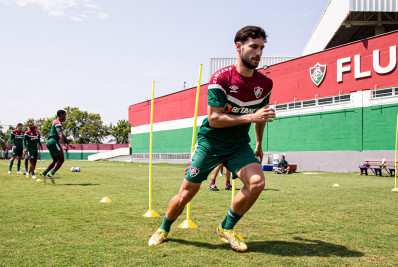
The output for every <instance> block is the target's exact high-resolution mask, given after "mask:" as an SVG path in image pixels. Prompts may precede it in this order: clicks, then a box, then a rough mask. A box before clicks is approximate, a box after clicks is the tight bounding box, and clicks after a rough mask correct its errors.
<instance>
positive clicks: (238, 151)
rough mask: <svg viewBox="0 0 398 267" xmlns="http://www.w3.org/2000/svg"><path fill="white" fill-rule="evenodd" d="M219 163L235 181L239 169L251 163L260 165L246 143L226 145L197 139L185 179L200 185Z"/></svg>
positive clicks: (201, 138) (202, 138) (200, 138)
mask: <svg viewBox="0 0 398 267" xmlns="http://www.w3.org/2000/svg"><path fill="white" fill-rule="evenodd" d="M221 163H223V164H224V167H225V168H227V170H230V171H231V173H232V178H233V179H235V178H236V177H237V176H236V173H237V172H238V171H239V170H240V169H241V168H243V167H244V166H246V165H249V164H251V163H257V164H260V161H259V160H258V158H257V156H256V155H255V154H254V152H253V150H252V148H251V147H250V146H249V144H248V143H242V144H234V145H226V144H225V143H220V142H219V141H218V142H217V141H210V142H209V141H208V140H206V139H205V138H204V137H199V140H198V143H197V144H196V146H195V150H194V152H193V153H192V156H191V161H190V162H189V164H188V167H187V169H186V171H185V179H186V180H188V181H190V182H192V183H201V182H203V181H204V180H207V176H208V175H209V173H210V172H211V171H212V170H213V169H214V168H215V167H217V166H218V165H219V164H221Z"/></svg>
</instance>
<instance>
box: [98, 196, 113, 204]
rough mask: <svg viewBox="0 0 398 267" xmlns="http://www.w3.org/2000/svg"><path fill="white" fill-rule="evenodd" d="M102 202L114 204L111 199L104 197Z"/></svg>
mask: <svg viewBox="0 0 398 267" xmlns="http://www.w3.org/2000/svg"><path fill="white" fill-rule="evenodd" d="M100 202H103V203H108V202H112V200H111V199H110V198H109V197H104V198H103V199H102V200H101V201H100Z"/></svg>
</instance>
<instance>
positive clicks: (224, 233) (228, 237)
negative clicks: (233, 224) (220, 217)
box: [216, 224, 247, 252]
mask: <svg viewBox="0 0 398 267" xmlns="http://www.w3.org/2000/svg"><path fill="white" fill-rule="evenodd" d="M216 234H217V235H218V236H220V239H221V241H223V242H227V243H229V244H230V245H231V247H232V248H233V249H235V250H236V251H240V252H245V251H246V250H247V246H246V244H245V243H244V242H243V241H242V240H241V238H239V234H238V233H237V232H235V231H234V229H232V230H226V229H223V228H222V226H221V224H220V225H219V226H218V227H217V230H216Z"/></svg>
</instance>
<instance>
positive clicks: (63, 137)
mask: <svg viewBox="0 0 398 267" xmlns="http://www.w3.org/2000/svg"><path fill="white" fill-rule="evenodd" d="M57 134H58V136H59V140H60V142H61V144H62V148H63V149H66V145H67V144H68V143H69V142H68V139H66V136H65V135H64V133H63V132H62V131H60V130H57Z"/></svg>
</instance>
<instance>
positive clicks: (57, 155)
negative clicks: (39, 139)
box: [40, 110, 73, 184]
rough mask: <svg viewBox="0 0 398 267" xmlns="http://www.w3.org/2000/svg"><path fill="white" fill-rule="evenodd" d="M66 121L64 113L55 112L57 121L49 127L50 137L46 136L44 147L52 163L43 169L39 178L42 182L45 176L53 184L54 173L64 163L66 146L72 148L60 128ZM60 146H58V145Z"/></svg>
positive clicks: (63, 111)
mask: <svg viewBox="0 0 398 267" xmlns="http://www.w3.org/2000/svg"><path fill="white" fill-rule="evenodd" d="M65 120H66V111H65V110H58V111H57V119H56V120H54V121H53V124H52V125H51V130H50V135H49V136H48V139H47V142H46V146H47V148H48V150H49V151H50V154H51V157H52V158H53V161H52V162H51V163H50V165H48V167H47V169H45V170H44V171H43V172H42V173H40V176H43V181H44V182H46V175H47V177H49V178H50V179H51V182H52V183H53V184H55V180H54V174H55V172H56V171H58V170H59V168H61V166H62V164H63V163H64V161H65V159H64V150H65V151H67V145H69V146H70V147H72V148H73V146H72V145H70V144H69V141H68V139H67V138H66V136H65V135H64V132H63V131H64V129H63V127H62V122H64V121H65ZM60 142H61V145H62V146H60V144H59V143H60ZM49 172H50V173H49Z"/></svg>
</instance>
